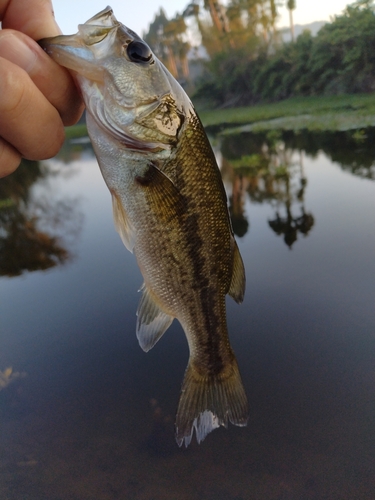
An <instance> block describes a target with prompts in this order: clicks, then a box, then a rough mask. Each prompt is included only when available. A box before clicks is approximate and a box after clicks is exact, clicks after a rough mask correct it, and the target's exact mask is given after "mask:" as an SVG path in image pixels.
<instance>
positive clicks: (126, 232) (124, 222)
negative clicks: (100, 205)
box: [111, 192, 135, 252]
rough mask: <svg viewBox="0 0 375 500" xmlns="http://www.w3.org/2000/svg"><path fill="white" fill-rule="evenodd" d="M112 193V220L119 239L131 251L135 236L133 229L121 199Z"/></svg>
mask: <svg viewBox="0 0 375 500" xmlns="http://www.w3.org/2000/svg"><path fill="white" fill-rule="evenodd" d="M111 194H112V207H113V220H114V223H115V228H116V231H117V232H118V233H119V235H120V236H121V239H122V241H123V243H124V245H125V246H126V248H127V249H128V250H129V251H130V252H133V248H134V243H135V238H134V230H133V228H132V226H131V224H130V221H129V219H128V216H127V215H126V212H125V210H124V207H123V206H122V203H121V200H120V198H119V196H118V195H117V194H116V193H113V192H112V193H111Z"/></svg>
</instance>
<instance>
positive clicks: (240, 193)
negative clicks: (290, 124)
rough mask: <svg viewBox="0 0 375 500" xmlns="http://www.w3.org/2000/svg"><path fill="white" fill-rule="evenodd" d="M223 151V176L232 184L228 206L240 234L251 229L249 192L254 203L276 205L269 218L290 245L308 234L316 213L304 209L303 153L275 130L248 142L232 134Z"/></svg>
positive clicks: (275, 229) (236, 229)
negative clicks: (246, 203) (247, 210)
mask: <svg viewBox="0 0 375 500" xmlns="http://www.w3.org/2000/svg"><path fill="white" fill-rule="evenodd" d="M246 139H249V138H246ZM238 144H240V147H238ZM241 146H242V147H241ZM222 153H223V160H222V172H223V176H224V178H227V179H228V178H230V179H231V183H232V195H231V196H230V198H229V209H230V214H231V218H232V225H233V230H234V233H235V234H236V235H237V236H240V237H241V236H244V234H246V232H247V231H248V228H249V221H248V219H247V217H246V215H245V198H246V194H248V195H249V197H250V200H251V201H252V202H253V203H269V204H270V205H271V206H272V207H273V211H274V217H273V218H272V219H270V220H268V225H269V227H270V228H271V229H272V230H273V231H274V232H275V233H276V234H277V235H279V236H283V238H284V242H285V244H286V245H287V246H288V247H289V248H291V247H292V245H293V243H295V241H296V240H297V235H298V233H300V234H303V235H304V236H307V235H308V234H309V232H310V230H311V229H312V227H313V225H314V216H313V215H312V214H311V213H310V212H309V211H307V210H306V208H305V201H304V196H305V190H306V186H307V178H306V176H305V174H304V170H303V155H302V152H299V155H298V156H296V155H295V150H294V149H292V148H289V147H287V145H286V143H285V142H284V141H283V140H282V138H281V135H280V134H278V133H275V132H272V133H269V134H267V135H261V136H254V135H252V136H251V137H250V141H249V140H246V142H245V143H243V142H242V137H241V136H230V137H229V138H227V139H225V140H224V142H223V145H222Z"/></svg>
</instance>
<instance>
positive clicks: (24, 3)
mask: <svg viewBox="0 0 375 500" xmlns="http://www.w3.org/2000/svg"><path fill="white" fill-rule="evenodd" d="M0 21H1V22H2V29H0V177H4V176H5V175H8V174H10V173H12V172H13V171H14V170H15V169H16V168H17V167H18V165H19V163H20V161H21V158H27V159H29V160H42V159H45V158H50V157H52V156H54V155H55V154H56V153H57V152H58V151H59V149H60V147H61V146H62V143H63V141H64V125H73V124H74V123H76V121H77V120H78V119H79V118H80V116H81V114H82V111H83V104H82V99H81V97H80V94H79V91H78V90H77V87H76V86H75V84H74V81H73V79H72V77H71V75H70V74H69V72H68V71H67V70H66V69H65V68H62V67H61V66H59V65H58V64H56V63H55V62H54V61H53V60H52V59H51V58H50V57H49V56H48V55H47V54H46V53H45V52H44V51H43V49H42V48H41V47H39V45H38V44H37V43H36V41H35V40H40V39H41V38H45V37H50V36H55V35H59V34H61V31H60V29H59V28H58V26H57V24H56V22H55V19H54V16H53V10H52V5H51V2H50V0H0Z"/></svg>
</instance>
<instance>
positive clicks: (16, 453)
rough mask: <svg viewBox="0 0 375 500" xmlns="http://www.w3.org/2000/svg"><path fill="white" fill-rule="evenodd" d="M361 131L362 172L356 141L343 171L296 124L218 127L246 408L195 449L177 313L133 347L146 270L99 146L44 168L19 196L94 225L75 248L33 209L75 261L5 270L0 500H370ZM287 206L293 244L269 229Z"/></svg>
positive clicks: (231, 307) (373, 441)
mask: <svg viewBox="0 0 375 500" xmlns="http://www.w3.org/2000/svg"><path fill="white" fill-rule="evenodd" d="M365 132H366V134H367V137H374V136H373V135H371V133H369V132H368V131H365ZM302 135H303V134H301V135H300V136H299V137H296V136H294V138H293V141H297V139H298V140H301V137H302ZM352 135H353V134H352ZM352 135H351V136H350V137H352ZM357 136H358V137H357V139H356V140H357V142H356V143H355V144H356V145H355V144H354V142H350V144H351V145H352V146H353V148H355V151H357V153H358V158H360V155H362V156H361V157H362V158H364V159H366V158H367V160H365V161H367V163H366V165H367V166H366V165H365V166H364V165H362V166H361V165H358V166H357V167H355V165H354V163H353V161H354V158H355V154H354V153H353V155H351V156H350V158H352V159H353V161H352V160H349V159H348V160H347V165H346V166H341V168H340V166H339V165H338V164H337V163H336V164H333V163H332V162H330V161H329V160H328V159H327V155H328V156H329V157H330V158H331V157H333V156H334V155H336V156H335V158H337V155H338V154H339V153H340V152H337V150H335V149H334V148H333V147H332V148H331V153H328V152H327V154H322V153H319V147H320V145H321V143H319V141H318V140H317V138H316V135H310V144H309V143H308V141H307V136H306V149H305V150H303V149H302V143H297V142H290V141H289V139H288V137H289V136H288V134H279V135H274V138H272V136H271V138H270V137H267V136H266V135H263V136H261V135H259V134H258V135H253V136H250V135H249V134H246V135H245V134H244V135H241V136H238V137H237V138H234V137H233V138H229V137H223V138H222V139H221V143H220V145H221V148H222V149H221V153H222V156H223V157H224V159H223V162H222V173H223V176H224V179H225V183H226V185H227V187H228V195H229V196H228V197H230V199H231V212H232V217H233V222H234V226H235V230H236V232H237V234H243V235H244V237H243V238H239V240H238V244H239V246H240V249H241V253H242V255H243V258H244V263H245V266H246V273H247V278H248V287H247V294H246V296H245V302H244V304H243V305H242V306H240V307H239V306H237V305H236V304H234V303H233V301H228V309H227V310H228V325H229V330H230V334H231V340H232V343H233V348H234V350H235V352H236V355H237V357H238V359H239V363H240V365H241V367H242V368H243V369H242V376H243V380H244V383H245V385H246V389H247V392H248V396H249V400H250V402H251V403H250V406H251V416H250V422H249V425H248V427H247V428H246V429H243V432H242V431H241V432H238V429H236V428H234V427H233V428H229V429H227V430H217V431H216V432H217V434H216V435H215V433H212V435H211V436H208V437H207V439H206V440H205V442H204V443H202V445H200V446H198V445H197V443H192V445H191V447H189V448H188V449H187V450H185V449H180V448H178V447H177V446H176V444H175V441H174V435H173V424H174V415H175V404H176V398H177V396H178V393H179V390H180V380H181V378H182V375H183V371H184V369H185V366H186V358H187V356H188V350H187V346H186V340H185V338H184V336H183V333H182V331H181V329H179V325H177V323H176V322H175V323H176V324H175V323H174V324H173V325H172V326H171V330H170V331H169V332H168V333H167V334H166V338H165V339H164V338H163V339H162V340H161V341H160V342H159V343H158V345H157V346H155V349H154V350H152V351H151V352H150V353H148V354H147V355H145V354H144V353H143V352H142V351H141V349H140V348H139V346H138V343H137V340H136V336H135V311H136V308H137V302H138V299H139V297H138V295H137V294H136V293H135V289H136V287H139V286H140V284H141V283H142V278H141V275H140V273H139V270H138V268H137V266H136V263H135V259H134V256H133V255H131V254H130V253H129V252H126V250H125V249H124V247H123V245H122V243H121V241H120V238H119V237H118V235H117V234H116V232H115V230H114V228H113V221H112V213H111V204H110V197H109V194H108V190H107V188H106V186H105V185H104V183H103V179H102V178H101V176H100V173H99V169H98V167H97V164H96V162H95V160H94V159H93V158H92V159H89V158H88V157H90V158H91V157H92V151H91V148H89V147H87V145H81V144H78V143H74V144H73V146H72V148H71V150H69V147H68V145H67V146H66V150H65V152H64V156H63V157H60V158H59V159H58V160H53V161H51V162H48V169H47V170H48V173H46V175H45V177H43V175H44V170H43V169H44V168H45V167H43V168H41V174H42V175H40V176H39V177H38V178H37V179H36V180H35V182H34V181H33V182H32V183H31V187H30V188H26V189H24V192H25V193H27V200H26V205H27V206H28V207H31V206H33V204H34V203H35V202H36V201H38V200H41V199H47V200H49V202H50V203H53V204H54V205H56V203H57V200H65V202H66V203H67V204H69V200H71V206H72V209H73V210H74V213H73V214H72V215H71V217H72V218H74V217H77V218H79V217H80V213H81V209H82V211H83V212H84V216H85V224H84V225H83V226H82V233H81V237H80V238H79V241H78V244H77V247H76V248H74V245H72V244H71V242H70V240H72V239H74V238H73V237H72V236H70V237H68V235H67V234H64V233H63V227H64V226H61V225H60V226H59V223H58V224H57V226H58V227H56V228H55V229H53V224H51V223H49V224H47V226H48V227H45V226H41V225H39V224H40V222H41V221H39V223H38V226H37V227H38V230H39V231H42V230H43V231H45V232H48V234H49V235H50V236H51V237H52V236H53V237H57V235H59V244H60V245H61V246H63V247H64V248H66V249H68V250H69V252H70V253H72V251H73V250H72V249H73V248H74V256H75V258H74V260H72V261H71V263H70V264H69V266H64V267H59V266H55V267H54V268H52V269H51V271H50V272H43V273H42V272H41V273H24V275H23V276H22V277H20V278H12V279H1V280H0V297H1V300H0V389H1V390H0V498H1V499H3V498H4V499H12V500H13V499H17V500H19V499H26V498H27V499H28V500H41V499H48V500H61V499H64V500H65V499H72V500H85V499H95V500H116V499H132V500H149V499H151V498H152V499H154V500H175V499H177V498H178V499H179V500H202V499H204V500H219V499H225V500H240V499H243V500H244V499H246V500H255V499H267V500H277V499H279V500H280V499H287V500H300V499H308V500H321V499H323V498H324V499H326V498H327V499H329V500H352V499H353V498H358V499H361V500H373V498H374V491H375V456H374V450H375V433H374V426H373V422H374V421H375V407H374V401H375V389H374V380H375V368H374V367H375V354H374V353H375V336H374V332H375V324H374V319H375V317H374V310H373V297H374V292H375V291H374V283H375V280H374V258H373V249H374V245H375V235H374V230H373V229H374V200H375V195H374V188H375V184H374V182H372V181H370V180H369V179H372V178H373V177H372V174H371V168H372V166H371V165H372V159H370V157H371V155H372V157H375V152H374V151H373V149H374V146H373V145H372V144H369V143H368V139H365V140H364V141H363V133H362V132H361V133H360V132H358V134H357ZM340 137H344V135H342V136H340ZM271 139H273V140H274V142H272V141H271ZM349 139H350V138H349ZM335 141H336V140H335ZM350 141H352V139H350ZM353 141H354V139H353ZM358 141H359V142H358ZM361 141H362V142H361ZM336 143H337V146H336V148H337V147H338V146H340V141H339V140H337V141H336ZM264 144H266V146H267V148H268V149H266V148H265V147H264ZM283 144H284V146H283ZM319 144H320V145H319ZM272 148H274V149H272ZM327 148H328V145H327ZM341 148H342V149H343V150H346V149H347V145H345V144H341ZM361 148H369V152H366V153H365V152H363V151H362V152H361V151H360V149H361ZM300 151H302V162H301V155H300ZM371 152H372V153H371ZM314 154H315V155H316V157H314V158H313V155H314ZM340 154H341V153H340ZM253 155H257V156H253ZM251 156H253V157H252V158H249V157H251ZM246 157H247V158H246ZM348 158H349V157H348ZM78 159H79V160H78ZM236 160H238V162H239V164H236ZM65 161H68V163H65ZM358 162H359V160H358ZM349 164H350V165H351V166H349ZM285 165H287V168H286V169H285V168H284V171H283V170H282V167H283V166H285ZM243 166H244V167H245V169H242V167H243ZM354 167H355V168H354ZM46 168H47V167H46ZM250 168H252V169H253V170H252V171H250V170H249V169H250ZM285 170H286V172H285ZM344 170H345V171H344ZM32 173H33V170H32V171H29V172H25V171H24V175H25V176H27V175H30V176H31V175H32ZM286 173H287V174H288V175H286ZM349 173H350V174H349ZM351 174H353V175H351ZM288 179H289V180H288ZM0 185H1V186H2V185H3V184H2V181H0ZM17 189H18V190H19V191H18V192H20V193H21V192H22V189H23V185H22V184H21V185H19V186H18V187H17ZM16 191H17V190H16ZM288 192H289V194H288ZM19 198H20V199H21V200H23V198H22V196H21V194H20V195H19ZM7 199H8V197H6V196H3V195H2V197H1V200H2V203H3V204H9V201H4V200H7ZM16 199H18V198H16ZM32 200H33V201H32ZM74 200H77V202H78V200H79V201H81V200H82V203H79V205H78V209H77V207H76V205H75V201H74ZM288 200H289V201H288ZM19 203H20V207H21V208H22V207H23V205H22V203H24V202H23V201H20V202H19ZM288 203H289V213H290V220H293V221H294V222H293V224H291V223H290V225H292V226H293V227H294V226H295V227H296V228H297V236H298V239H297V242H295V243H294V244H293V250H294V251H293V252H289V251H288V250H287V247H284V243H283V239H282V238H285V233H283V232H282V231H281V229H279V228H278V226H277V224H276V227H277V228H278V230H279V231H280V232H281V234H280V237H276V236H275V233H274V230H273V229H271V227H270V224H269V221H271V222H272V221H275V220H277V214H279V218H280V219H286V222H288V220H287V219H288ZM3 206H4V205H3ZM34 206H35V205H34ZM34 214H35V215H39V213H38V211H36V212H35V211H34ZM74 214H75V215H74ZM303 214H310V215H311V216H312V217H313V218H314V220H316V223H314V225H313V226H312V227H309V226H310V225H311V221H309V220H305V219H303V218H302V219H299V218H300V217H302V216H303ZM57 219H59V218H57ZM305 226H306V227H305ZM59 228H60V229H59ZM47 229H48V230H47ZM304 232H308V235H309V236H308V238H307V239H305V240H303V242H304V243H305V244H302V235H303V234H304ZM68 233H69V227H68ZM73 234H74V233H73ZM1 237H3V233H1ZM62 241H63V242H64V244H62V243H61V242H62ZM280 249H283V250H284V249H285V251H284V252H281V251H280ZM10 367H13V370H12V371H11V369H10ZM26 374H27V376H26ZM145 471H147V473H146V474H145Z"/></svg>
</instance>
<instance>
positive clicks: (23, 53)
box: [0, 33, 37, 73]
mask: <svg viewBox="0 0 375 500" xmlns="http://www.w3.org/2000/svg"><path fill="white" fill-rule="evenodd" d="M0 57H3V58H4V59H7V60H8V61H10V62H12V63H14V64H17V66H19V67H20V68H22V69H24V70H25V71H26V72H27V73H30V72H31V70H32V69H33V67H34V65H35V62H36V60H37V55H36V52H34V51H33V50H32V49H31V48H30V47H29V46H28V45H27V44H26V43H24V42H22V41H21V40H20V39H19V38H18V37H17V36H15V35H13V34H12V33H9V34H6V35H2V36H0Z"/></svg>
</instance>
